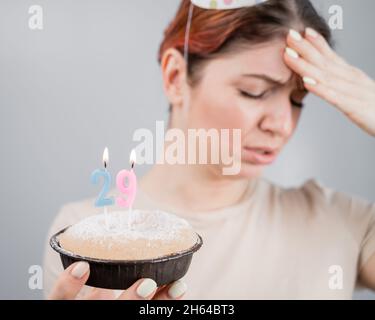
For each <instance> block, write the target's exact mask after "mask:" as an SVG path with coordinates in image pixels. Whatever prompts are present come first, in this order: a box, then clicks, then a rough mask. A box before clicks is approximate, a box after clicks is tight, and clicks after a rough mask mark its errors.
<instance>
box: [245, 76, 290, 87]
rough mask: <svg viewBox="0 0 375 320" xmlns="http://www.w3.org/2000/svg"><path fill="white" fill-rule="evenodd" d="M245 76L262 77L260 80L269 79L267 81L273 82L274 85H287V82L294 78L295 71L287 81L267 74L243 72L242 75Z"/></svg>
mask: <svg viewBox="0 0 375 320" xmlns="http://www.w3.org/2000/svg"><path fill="white" fill-rule="evenodd" d="M242 76H243V77H249V78H256V79H260V80H264V81H267V82H270V83H272V84H273V85H279V86H280V85H285V84H287V83H288V82H289V81H290V80H291V79H292V78H293V73H292V74H291V76H290V78H289V79H288V80H286V81H282V80H279V79H275V78H272V77H270V76H267V75H265V74H255V73H254V74H243V75H242Z"/></svg>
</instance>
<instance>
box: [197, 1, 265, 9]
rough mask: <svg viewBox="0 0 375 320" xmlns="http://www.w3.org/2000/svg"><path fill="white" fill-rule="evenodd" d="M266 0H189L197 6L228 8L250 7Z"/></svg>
mask: <svg viewBox="0 0 375 320" xmlns="http://www.w3.org/2000/svg"><path fill="white" fill-rule="evenodd" d="M266 1H268V0H191V2H192V3H193V4H194V5H196V6H197V7H200V8H203V9H216V10H228V9H238V8H242V7H251V6H254V5H257V4H260V3H263V2H266Z"/></svg>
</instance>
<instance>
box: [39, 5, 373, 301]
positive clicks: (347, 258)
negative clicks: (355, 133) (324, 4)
mask: <svg viewBox="0 0 375 320" xmlns="http://www.w3.org/2000/svg"><path fill="white" fill-rule="evenodd" d="M189 7H190V1H189V0H183V1H182V3H181V6H180V8H179V10H178V12H177V15H176V17H175V18H174V20H173V22H172V23H171V25H170V26H169V28H168V29H167V30H166V32H165V38H164V41H163V43H162V45H161V48H160V56H159V58H160V59H159V60H160V63H161V69H162V73H163V82H164V90H165V93H166V96H167V97H168V100H169V102H170V105H171V115H170V127H171V128H179V129H182V130H184V131H185V132H186V130H187V129H188V128H206V129H209V128H216V129H221V128H239V129H241V132H242V163H241V172H240V173H239V174H238V175H236V176H224V175H223V174H222V167H223V166H222V165H194V166H192V165H190V166H189V165H168V164H163V165H157V166H154V167H153V169H152V170H151V171H150V172H149V173H148V174H147V175H146V176H145V177H143V179H142V180H141V182H140V191H139V193H138V196H137V200H136V201H137V203H136V206H137V207H141V208H158V209H165V210H167V211H171V212H174V213H176V214H178V215H180V216H182V217H184V218H186V219H187V220H188V221H189V222H190V223H191V224H192V225H193V227H194V228H195V229H196V230H197V232H198V233H200V234H201V235H202V237H203V238H204V246H203V247H202V249H201V250H200V251H199V252H198V253H197V254H196V255H195V256H194V259H193V263H192V265H191V268H190V270H189V272H188V274H187V276H186V277H185V278H184V281H182V280H181V281H177V282H176V283H173V284H171V285H169V286H166V287H163V288H156V284H155V282H154V281H153V280H151V279H141V280H139V281H137V283H135V284H134V285H133V286H132V287H131V288H129V289H128V290H126V291H124V292H122V293H121V295H120V297H119V298H120V299H181V298H182V297H184V298H187V299H235V298H237V299H263V298H266V299H267V298H268V299H269V298H271V299H277V298H281V299H350V298H351V297H352V294H353V290H354V288H355V285H356V284H357V283H361V285H363V286H365V287H368V288H372V289H375V206H374V204H370V203H367V202H366V201H364V200H362V199H359V198H355V197H353V196H349V195H346V194H342V193H339V192H335V191H333V190H331V189H328V188H326V187H324V186H321V185H320V184H319V183H317V182H316V181H314V180H310V181H308V182H306V183H305V184H304V185H302V186H301V187H299V188H294V189H284V188H281V187H279V186H276V185H273V184H272V183H270V182H268V181H266V180H265V179H263V178H261V173H262V171H263V169H264V167H265V166H266V165H269V164H271V163H272V162H273V161H274V160H275V159H276V157H277V156H278V154H279V153H280V151H281V150H282V148H283V147H284V146H285V145H286V143H287V142H288V141H289V139H290V138H291V136H292V134H293V133H294V131H295V129H296V126H297V123H298V120H299V117H300V115H301V112H302V108H303V99H304V97H305V96H306V95H307V94H308V93H313V94H315V95H317V96H319V97H321V98H323V99H325V100H327V101H328V102H329V103H331V104H332V105H333V106H335V107H336V108H337V109H338V110H339V111H341V112H343V113H344V114H345V115H346V116H347V118H348V119H349V120H350V121H352V123H353V124H355V125H357V126H359V127H360V128H361V129H363V130H364V131H365V132H367V133H368V134H370V135H375V83H374V81H373V80H372V79H370V78H369V77H368V76H366V74H364V73H363V72H362V71H360V70H358V69H356V68H354V67H352V66H350V65H349V64H348V63H347V62H345V61H344V60H343V59H342V58H340V57H339V56H338V55H337V54H336V53H335V52H334V51H333V50H332V49H331V47H330V45H329V43H330V41H331V38H330V37H331V36H330V31H329V28H328V26H327V24H326V23H325V21H324V20H323V19H322V18H321V17H320V16H319V15H318V14H317V12H316V11H315V10H314V8H313V6H312V5H311V3H310V2H309V1H308V0H288V1H286V0H282V1H281V0H270V1H268V2H266V3H264V4H261V5H258V6H255V7H248V8H240V9H236V10H228V11H216V10H204V9H200V8H197V7H196V8H194V11H193V16H192V24H191V26H192V27H191V30H190V35H189V43H188V44H189V45H188V48H189V51H188V55H187V58H188V59H185V58H186V57H184V55H183V53H184V52H183V49H184V45H185V43H184V40H185V32H186V29H185V25H186V21H187V20H188V13H189ZM186 61H188V62H189V63H188V67H187V64H186ZM159 181H163V186H164V188H160V187H159ZM94 213H95V212H92V200H91V199H90V200H87V201H83V202H80V203H74V204H70V205H67V206H65V207H64V208H63V209H62V211H61V212H60V214H59V216H58V217H57V219H56V220H55V223H54V224H53V226H52V228H51V231H50V234H52V233H53V232H56V231H58V230H60V229H62V228H63V227H65V226H67V225H69V224H72V223H75V222H77V221H78V220H80V219H82V218H83V217H86V216H89V215H91V214H94ZM60 264H61V263H60V261H59V257H58V256H57V255H56V254H55V253H53V252H52V250H50V249H49V248H48V249H47V253H46V260H45V287H46V294H47V296H48V297H50V298H51V299H74V298H76V297H84V298H86V299H107V298H114V293H113V292H111V291H108V290H99V289H94V290H93V291H89V290H88V289H86V288H85V289H84V290H81V289H82V287H83V285H84V283H85V281H86V280H87V278H88V275H89V267H88V265H87V264H85V263H78V264H75V265H72V266H71V267H70V268H68V269H67V270H66V271H64V272H63V273H62V274H61V275H59V273H60V272H62V268H61V266H60ZM341 276H342V277H341ZM186 284H188V285H189V290H187V285H186Z"/></svg>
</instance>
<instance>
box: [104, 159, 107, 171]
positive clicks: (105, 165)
mask: <svg viewBox="0 0 375 320" xmlns="http://www.w3.org/2000/svg"><path fill="white" fill-rule="evenodd" d="M104 169H107V161H104Z"/></svg>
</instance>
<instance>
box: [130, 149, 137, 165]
mask: <svg viewBox="0 0 375 320" xmlns="http://www.w3.org/2000/svg"><path fill="white" fill-rule="evenodd" d="M136 162H137V154H136V152H135V150H134V149H133V150H132V152H131V153H130V165H131V166H132V167H134V165H135V163H136Z"/></svg>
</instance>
